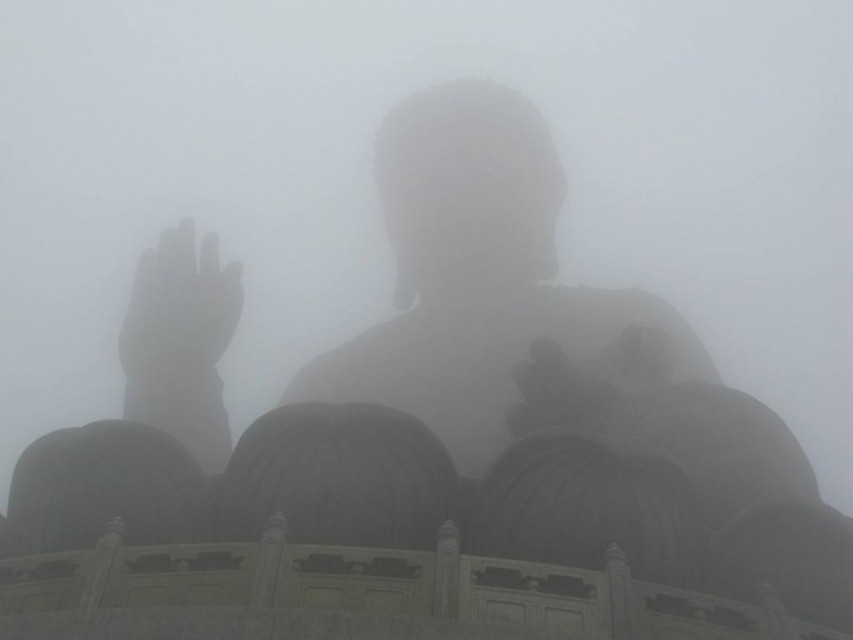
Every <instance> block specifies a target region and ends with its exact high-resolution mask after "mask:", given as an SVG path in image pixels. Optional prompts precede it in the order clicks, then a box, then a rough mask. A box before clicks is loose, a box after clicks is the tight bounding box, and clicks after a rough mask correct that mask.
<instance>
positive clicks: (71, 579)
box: [0, 515, 853, 640]
mask: <svg viewBox="0 0 853 640" xmlns="http://www.w3.org/2000/svg"><path fill="white" fill-rule="evenodd" d="M123 533H124V527H123V525H122V523H121V521H120V520H118V519H117V520H114V521H112V522H111V523H109V525H108V526H107V531H106V533H105V534H104V535H103V536H102V537H101V539H100V540H99V541H98V544H97V546H96V547H95V549H94V550H89V551H72V552H66V553H52V554H44V555H39V556H29V557H21V558H11V559H7V560H3V561H0V614H5V615H9V614H21V613H38V612H46V611H59V610H83V612H84V614H85V613H94V612H97V611H98V610H104V609H116V608H125V609H126V608H138V607H189V606H195V605H206V606H228V607H246V608H254V609H273V608H285V609H325V610H339V611H350V612H362V613H385V614H405V615H411V616H432V617H436V618H453V619H459V620H465V621H470V622H481V623H489V624H505V625H514V626H517V627H526V628H530V629H538V630H545V631H553V632H557V633H559V634H560V636H562V637H567V638H595V639H615V640H629V639H635V638H636V639H646V638H648V639H649V640H651V639H652V638H654V639H664V640H666V639H670V638H671V639H676V638H678V639H683V638H691V639H695V640H728V639H732V640H739V639H744V640H746V639H749V640H759V639H769V640H853V636H851V635H847V634H844V633H841V632H839V631H835V630H832V629H827V628H824V627H820V626H818V625H814V624H810V623H805V622H802V621H799V620H794V619H791V618H788V617H787V616H786V614H785V611H784V608H783V606H782V604H781V603H780V602H779V600H778V599H777V598H776V596H775V594H774V592H773V590H772V587H770V585H763V586H762V589H761V590H760V596H759V603H758V604H756V605H750V604H745V603H740V602H734V601H731V600H726V599H723V598H717V597H714V596H710V595H707V594H702V593H695V592H691V591H685V590H682V589H676V588H672V587H666V586H662V585H656V584H650V583H646V582H641V581H639V580H633V579H632V578H631V574H630V568H629V566H628V562H627V559H626V558H625V555H624V554H623V553H622V552H621V550H619V549H618V547H616V546H615V545H614V546H612V547H611V548H610V549H608V551H607V552H606V554H605V558H604V563H603V571H600V572H599V571H590V570H585V569H576V568H569V567H561V566H555V565H547V564H538V563H532V562H519V561H515V560H505V559H497V558H484V557H478V556H464V555H460V553H459V535H458V532H457V530H456V527H455V526H454V525H453V524H452V523H446V524H445V525H444V526H442V527H441V529H440V530H439V535H438V541H437V545H436V551H434V552H426V551H400V550H393V549H370V548H355V547H339V546H321V545H303V544H299V545H297V544H289V543H287V541H286V523H285V521H284V518H282V517H281V516H280V515H276V516H273V517H272V518H270V520H269V522H268V526H267V529H266V531H265V532H264V533H263V535H262V537H261V540H260V541H259V542H258V543H211V544H185V545H164V546H146V547H126V546H124V545H123V544H122V540H123Z"/></svg>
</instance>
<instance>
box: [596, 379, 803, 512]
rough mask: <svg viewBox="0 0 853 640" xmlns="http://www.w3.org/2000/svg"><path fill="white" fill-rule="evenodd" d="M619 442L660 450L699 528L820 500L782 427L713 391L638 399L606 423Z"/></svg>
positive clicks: (675, 389) (692, 388) (736, 396)
mask: <svg viewBox="0 0 853 640" xmlns="http://www.w3.org/2000/svg"><path fill="white" fill-rule="evenodd" d="M612 424H613V425H614V427H616V429H617V430H621V433H619V434H618V437H619V438H620V439H621V438H626V439H628V440H630V441H633V442H634V443H635V444H638V445H642V446H644V447H647V448H650V449H653V450H657V451H660V452H661V453H663V454H666V455H668V456H671V457H672V458H673V459H674V460H676V461H677V462H678V463H679V464H680V465H681V466H682V467H683V468H684V469H685V470H686V471H687V473H688V474H689V475H690V478H691V480H692V481H693V485H694V487H695V488H696V495H697V499H698V502H699V506H700V508H701V511H702V517H703V519H704V521H705V524H706V525H707V526H709V527H713V528H719V527H720V526H722V525H723V524H725V523H726V522H727V521H728V520H729V519H730V518H731V517H732V516H734V514H736V513H737V512H738V511H740V510H741V509H744V508H747V507H754V506H758V505H761V504H764V503H767V502H772V501H774V500H778V499H781V498H784V497H787V496H802V497H806V498H815V499H817V498H818V496H819V493H818V486H817V480H816V479H815V475H814V470H813V469H812V466H811V463H809V460H808V458H807V457H806V454H805V453H804V452H803V449H802V447H800V444H799V443H798V442H797V439H796V438H795V437H794V435H793V434H792V433H791V430H790V429H789V428H788V426H787V425H786V424H785V423H784V422H783V421H782V419H781V418H780V417H779V416H778V415H776V414H775V413H774V412H773V411H772V410H771V409H769V408H768V407H767V406H766V405H764V404H762V403H761V402H759V401H758V400H756V399H755V398H753V397H751V396H749V395H747V394H745V393H742V392H740V391H735V390H734V389H728V388H726V387H721V386H718V385H712V384H702V383H693V384H681V385H674V386H671V387H665V388H662V389H659V390H656V391H653V392H651V393H648V394H644V395H641V396H637V397H636V398H635V399H634V400H633V402H632V406H631V408H630V414H628V415H626V414H622V416H619V417H616V418H614V419H613V420H612Z"/></svg>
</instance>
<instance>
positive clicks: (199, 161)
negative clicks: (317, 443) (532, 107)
mask: <svg viewBox="0 0 853 640" xmlns="http://www.w3.org/2000/svg"><path fill="white" fill-rule="evenodd" d="M851 27H853V3H849V2H847V1H845V0H838V1H835V2H833V1H830V0H825V1H807V0H801V1H785V0H760V1H759V0H753V1H743V0H738V1H720V0H705V1H703V2H698V1H696V2H690V1H684V0H679V1H676V0H672V1H669V2H651V1H650V2H627V1H616V0H612V1H609V2H593V1H590V0H583V1H580V0H578V1H575V2H567V1H566V0H561V1H559V2H557V1H552V2H527V3H522V2H498V1H496V0H491V1H490V2H483V1H480V2H474V1H460V0H456V1H455V2H447V3H435V2H433V3H428V2H419V3H405V2H390V1H387V2H374V3H371V2H358V3H354V2H353V3H350V2H347V3H344V2H337V3H322V6H321V3H312V2H286V3H282V2H273V1H269V2H239V3H238V2H224V1H221V0H220V1H216V2H189V1H187V0H170V1H168V2H166V1H147V2H115V1H114V0H103V1H94V0H79V1H78V2H74V3H59V2H52V3H40V2H31V1H24V0H6V2H4V4H3V12H2V19H0V55H2V58H0V273H1V274H2V277H0V295H2V298H0V299H2V307H0V309H2V311H0V380H2V385H0V421H2V422H0V424H2V428H0V509H5V506H2V505H5V500H6V494H7V491H8V483H9V480H10V479H11V475H12V471H13V467H14V463H15V460H16V459H17V457H18V456H19V455H20V453H21V451H22V450H23V449H24V447H26V445H27V444H28V443H29V442H31V441H32V440H33V439H34V438H36V437H37V436H39V435H42V434H44V433H46V432H48V431H51V430H54V429H57V428H62V427H67V426H77V425H80V424H83V423H85V422H89V421H92V420H96V419H100V418H105V417H116V416H119V415H120V414H121V405H122V393H123V384H124V380H123V377H122V374H121V370H120V368H119V365H118V358H117V349H116V338H117V334H118V329H119V326H120V323H121V320H122V317H123V315H124V311H125V306H126V304H127V300H128V297H129V289H130V284H131V279H132V275H133V269H134V265H135V262H136V259H137V257H138V255H139V253H140V252H141V251H142V249H144V248H145V247H147V246H152V245H153V244H154V243H155V242H156V239H157V236H158V234H159V231H160V230H161V229H162V228H164V227H166V226H170V225H173V224H175V223H176V222H177V220H178V219H179V218H180V217H181V216H184V215H190V216H192V217H194V218H195V219H196V224H197V227H198V229H199V231H202V232H203V231H207V230H215V231H218V232H219V233H220V235H221V236H222V244H223V247H224V251H225V254H226V258H229V259H239V260H242V261H243V262H244V264H245V266H246V271H245V275H244V285H245V288H246V304H245V309H244V315H243V320H242V322H241V326H240V328H239V329H238V332H237V336H236V338H235V340H234V343H233V344H232V348H231V350H230V351H229V353H228V354H227V355H226V357H225V359H224V360H223V362H222V363H221V366H220V371H221V373H222V375H223V378H224V379H225V383H226V401H227V403H228V406H229V409H230V412H231V419H232V429H233V431H234V433H235V436H237V435H239V433H241V432H242V430H243V429H245V427H246V426H248V424H249V423H250V422H251V421H252V420H253V419H254V418H256V417H257V416H259V415H260V414H261V413H263V412H264V411H266V410H267V409H269V408H271V407H272V406H273V405H274V404H275V403H276V401H277V400H278V398H279V397H280V396H281V392H282V391H283V389H284V388H285V386H286V384H287V382H288V380H289V379H290V377H291V376H292V374H293V373H294V371H295V370H296V368H297V367H299V366H301V365H302V364H304V363H305V362H307V361H308V360H309V359H311V358H312V357H313V356H315V355H317V354H318V353H320V352H321V351H323V350H325V349H327V348H330V347H332V346H334V345H336V344H338V343H340V342H342V341H343V340H345V339H348V338H349V337H351V336H353V335H355V334H356V333H358V332H359V331H361V330H363V329H364V328H366V327H368V326H370V325H371V324H372V323H374V322H376V321H378V320H381V319H383V318H387V317H389V316H390V315H391V314H392V313H393V311H392V307H391V290H392V281H393V278H392V273H393V264H392V260H391V254H390V251H389V248H388V246H387V241H386V239H385V236H384V230H383V228H382V225H381V219H380V217H379V215H378V211H377V203H376V197H375V192H374V188H373V183H372V145H373V133H374V131H375V129H376V127H377V126H378V124H379V122H380V120H381V118H382V116H383V114H384V113H385V111H386V110H387V109H388V108H389V107H390V106H392V105H393V104H394V103H395V102H396V101H398V100H399V99H401V98H403V97H404V96H405V95H407V94H408V93H411V92H412V91H415V90H417V89H420V88H424V87H426V86H429V85H431V84H435V83H438V82H442V81H446V80H452V79H456V78H460V77H471V76H474V77H490V78H493V79H495V80H497V81H499V82H503V83H505V84H508V85H510V86H512V87H514V88H517V89H519V90H521V91H523V92H524V93H525V94H527V95H528V96H529V97H530V98H531V99H532V100H533V101H534V102H535V103H536V104H537V105H538V106H539V107H540V109H541V110H542V112H543V113H544V115H545V116H546V118H547V119H548V120H549V122H550V123H551V127H552V131H553V133H554V136H555V138H556V139H557V141H558V145H559V147H560V151H561V155H562V158H563V161H564V162H565V163H566V165H567V167H568V169H569V173H570V181H571V184H570V196H569V205H568V207H567V209H566V211H565V212H564V214H563V219H562V223H561V226H560V230H559V233H560V246H561V264H562V272H561V275H560V277H559V280H560V281H562V282H565V283H567V284H578V283H580V284H586V285H589V286H601V287H615V288H618V287H629V286H639V287H641V288H643V289H646V290H649V291H653V292H655V293H658V294H661V295H663V296H664V297H666V298H667V299H668V300H669V301H670V302H672V303H673V304H674V305H675V306H676V307H677V308H678V309H679V310H680V311H681V312H682V313H683V314H684V315H685V316H686V317H687V319H688V320H689V321H690V323H691V324H692V325H693V327H694V328H695V329H696V330H697V332H698V333H699V334H700V336H701V337H702V339H703V341H704V342H705V344H706V346H707V347H708V349H709V350H710V352H711V354H712V355H713V357H714V358H715V360H716V362H717V365H718V367H719V369H720V371H721V373H722V375H723V376H724V378H725V380H726V382H727V383H728V384H729V385H730V386H733V387H736V388H739V389H742V390H744V391H746V392H748V393H751V394H752V395H754V396H756V397H757V398H758V399H760V400H762V401H763V402H765V403H766V404H768V405H769V406H770V407H772V408H773V409H774V410H775V411H777V412H778V413H779V414H780V415H781V416H782V417H783V418H784V419H785V420H786V421H787V422H788V423H789V425H790V426H791V428H792V429H793V431H794V432H795V434H796V435H797V437H798V438H799V440H800V442H801V443H802V444H803V446H804V448H805V449H806V451H807V453H808V454H809V456H810V458H811V459H812V461H813V464H814V465H815V467H816V470H817V472H818V476H819V479H820V481H821V488H822V492H823V494H824V497H825V499H826V500H827V501H829V502H830V503H832V504H834V505H835V506H837V507H839V508H841V509H842V510H843V511H845V512H846V513H847V514H848V515H849V514H852V513H853V490H851V488H853V469H851V464H850V460H851V453H852V452H853V435H851V425H853V404H851V403H853V400H851V396H853V302H852V301H851V300H852V299H851V293H850V292H851V291H853V258H851V255H853V251H851V249H853V229H851V219H853V215H851V213H853V206H851V205H853V198H851V186H850V185H851V176H853V131H851V126H853V125H851V98H850V68H851V64H850V63H851V49H850V45H849V44H848V43H847V42H846V39H847V38H848V37H849V34H850V33H851V32H853V30H851Z"/></svg>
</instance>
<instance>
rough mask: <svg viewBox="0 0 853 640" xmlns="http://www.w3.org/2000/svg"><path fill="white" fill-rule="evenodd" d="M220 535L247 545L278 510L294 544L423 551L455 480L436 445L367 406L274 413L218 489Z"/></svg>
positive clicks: (416, 428)
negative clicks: (244, 542)
mask: <svg viewBox="0 0 853 640" xmlns="http://www.w3.org/2000/svg"><path fill="white" fill-rule="evenodd" d="M219 486H220V514H219V526H220V536H221V537H222V538H223V539H225V540H256V539H258V537H259V536H260V534H261V531H262V529H263V527H264V524H265V522H266V520H267V518H268V517H269V516H270V515H271V514H272V513H273V512H276V511H281V512H282V513H283V514H284V515H285V517H286V518H287V521H288V534H287V537H288V540H289V541H292V542H299V543H316V544H324V543H325V544H345V545H353V546H371V547H392V548H405V549H432V548H434V547H435V536H436V532H437V531H438V528H439V526H441V524H442V522H444V521H445V520H446V519H448V518H449V517H451V515H452V513H453V509H454V501H455V500H456V499H457V496H458V493H459V488H458V487H459V482H458V478H457V475H456V472H455V470H454V468H453V464H452V462H451V460H450V457H449V455H448V454H447V451H446V450H445V448H444V446H443V445H442V444H441V442H440V441H439V440H438V438H436V437H435V435H434V434H433V433H432V432H431V431H430V430H429V428H428V427H427V426H426V425H424V424H423V423H421V422H420V421H418V420H417V419H415V418H413V417H412V416H410V415H407V414H405V413H403V412H400V411H396V410H394V409H389V408H387V407H380V406H376V405H370V404H344V405H332V404H320V403H306V404H297V405H290V406H286V407H280V408H279V409H276V410H274V411H271V412H269V413H267V414H266V415H264V416H262V417H261V418H260V419H258V420H257V421H256V422H255V423H254V424H252V426H250V427H249V429H248V430H247V431H246V432H245V433H244V434H243V437H242V438H241V439H240V442H239V443H238V444H237V448H236V449H235V451H234V454H233V455H232V457H231V460H230V462H229V464H228V468H227V469H226V472H225V475H224V476H223V477H222V479H221V481H220V483H219Z"/></svg>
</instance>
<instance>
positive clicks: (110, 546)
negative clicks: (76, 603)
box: [80, 517, 125, 611]
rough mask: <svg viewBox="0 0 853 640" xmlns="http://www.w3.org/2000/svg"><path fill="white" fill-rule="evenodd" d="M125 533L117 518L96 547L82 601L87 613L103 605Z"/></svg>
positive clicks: (81, 604) (121, 522) (81, 605)
mask: <svg viewBox="0 0 853 640" xmlns="http://www.w3.org/2000/svg"><path fill="white" fill-rule="evenodd" d="M124 532H125V527H124V522H123V521H122V519H121V518H120V517H115V518H113V519H112V520H110V521H109V522H108V523H107V526H106V530H105V531H104V535H102V536H101V537H100V538H98V544H97V545H95V560H94V562H93V563H92V568H91V569H90V570H89V575H87V576H86V584H85V585H84V586H83V596H82V597H81V599H80V607H81V608H83V609H85V610H86V611H93V610H95V609H97V608H98V607H99V606H100V605H101V600H102V599H103V597H104V592H105V591H106V587H107V580H108V579H109V577H110V569H111V568H112V566H113V559H114V558H115V555H116V552H117V551H118V549H119V547H121V545H122V542H123V541H124Z"/></svg>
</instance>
